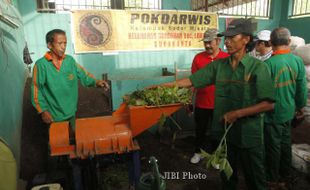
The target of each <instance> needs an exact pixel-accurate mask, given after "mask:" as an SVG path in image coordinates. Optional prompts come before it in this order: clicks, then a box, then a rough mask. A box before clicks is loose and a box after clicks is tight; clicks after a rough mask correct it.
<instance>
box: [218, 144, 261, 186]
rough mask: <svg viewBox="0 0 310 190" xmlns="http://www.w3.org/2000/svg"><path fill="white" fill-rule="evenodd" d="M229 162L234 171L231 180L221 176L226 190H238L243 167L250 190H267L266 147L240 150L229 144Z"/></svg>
mask: <svg viewBox="0 0 310 190" xmlns="http://www.w3.org/2000/svg"><path fill="white" fill-rule="evenodd" d="M227 145H228V147H227V148H228V149H227V153H228V154H227V155H228V161H229V163H230V165H231V167H232V169H233V175H232V176H231V178H230V179H229V180H227V179H226V176H225V174H224V173H222V174H221V177H222V181H223V189H224V190H236V189H238V188H237V184H238V168H240V167H239V165H240V166H241V168H242V170H243V174H244V178H245V182H246V185H247V187H248V189H250V190H266V189H267V188H266V180H265V167H264V163H265V157H264V145H263V143H262V144H261V145H259V146H256V147H252V148H239V147H237V146H234V145H231V144H227Z"/></svg>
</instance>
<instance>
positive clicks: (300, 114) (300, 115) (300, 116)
mask: <svg viewBox="0 0 310 190" xmlns="http://www.w3.org/2000/svg"><path fill="white" fill-rule="evenodd" d="M295 117H296V119H297V120H301V119H304V117H305V110H304V108H302V109H299V110H297V111H296V113H295Z"/></svg>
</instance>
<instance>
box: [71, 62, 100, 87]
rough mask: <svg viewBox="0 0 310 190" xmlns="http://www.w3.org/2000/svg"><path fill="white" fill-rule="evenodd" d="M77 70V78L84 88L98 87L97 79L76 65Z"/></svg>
mask: <svg viewBox="0 0 310 190" xmlns="http://www.w3.org/2000/svg"><path fill="white" fill-rule="evenodd" d="M75 66H76V69H77V76H78V79H80V81H81V84H82V85H83V86H96V79H95V77H94V76H93V75H92V74H90V73H89V72H87V71H86V70H85V69H84V68H83V67H82V66H81V65H79V64H78V63H75Z"/></svg>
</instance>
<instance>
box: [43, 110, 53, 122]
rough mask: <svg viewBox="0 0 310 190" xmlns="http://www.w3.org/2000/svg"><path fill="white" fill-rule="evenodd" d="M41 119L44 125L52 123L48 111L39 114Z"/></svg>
mask: <svg viewBox="0 0 310 190" xmlns="http://www.w3.org/2000/svg"><path fill="white" fill-rule="evenodd" d="M41 118H42V120H43V122H44V123H46V124H50V123H52V122H53V118H52V115H51V114H50V113H49V112H48V111H44V112H42V113H41Z"/></svg>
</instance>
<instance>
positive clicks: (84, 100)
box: [21, 79, 310, 190]
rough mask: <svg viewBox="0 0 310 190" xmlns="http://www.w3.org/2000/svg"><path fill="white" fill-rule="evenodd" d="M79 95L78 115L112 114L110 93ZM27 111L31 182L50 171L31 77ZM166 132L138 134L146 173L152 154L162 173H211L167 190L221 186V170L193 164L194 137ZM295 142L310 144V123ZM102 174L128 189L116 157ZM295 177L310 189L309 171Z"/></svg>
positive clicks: (300, 189) (24, 174)
mask: <svg viewBox="0 0 310 190" xmlns="http://www.w3.org/2000/svg"><path fill="white" fill-rule="evenodd" d="M79 94H80V96H79V105H78V113H77V116H78V117H93V116H98V115H108V114H110V110H111V101H110V96H109V94H108V93H107V92H103V91H102V90H101V89H95V88H79ZM23 111H24V118H23V129H22V152H21V178H22V179H25V180H27V181H28V182H31V181H32V180H33V178H34V177H35V176H36V175H37V174H40V173H44V172H45V171H46V167H47V154H48V151H47V138H48V133H47V127H46V126H45V125H44V124H43V123H42V122H41V118H40V116H39V115H38V114H37V113H36V111H35V110H34V108H33V107H32V105H31V102H30V79H29V80H28V81H27V85H26V88H25V93H24V110H23ZM192 127H193V126H192ZM164 132H165V133H164V134H165V135H163V136H161V137H159V135H158V134H152V133H150V132H148V131H146V132H144V133H142V134H141V135H139V136H138V137H137V140H138V142H139V144H140V147H141V151H140V153H141V166H142V172H144V173H145V172H149V171H151V166H150V164H149V163H148V160H149V157H150V156H155V157H156V158H157V160H158V165H159V170H160V172H161V173H162V174H164V173H165V172H179V175H182V174H183V173H182V172H186V173H188V172H190V173H191V174H192V175H195V174H199V173H200V174H204V175H206V176H207V179H205V180H203V179H202V180H195V179H178V180H172V179H170V180H168V179H166V180H165V182H166V184H167V189H169V190H207V189H210V190H217V189H221V179H220V177H219V172H218V171H217V170H213V169H212V170H206V169H205V166H204V165H203V163H201V164H198V165H194V164H190V163H189V159H190V157H191V156H192V154H193V152H192V151H193V141H194V138H193V137H191V136H187V137H185V138H177V139H175V141H174V142H173V140H172V139H173V132H172V131H169V130H168V131H164ZM180 136H181V135H180ZM293 143H308V144H310V124H309V123H306V122H304V123H302V124H300V125H299V126H298V127H297V128H295V129H293ZM101 174H102V176H103V181H104V183H105V187H106V188H105V189H107V187H109V188H108V189H110V190H114V189H115V190H122V189H128V186H129V185H128V177H127V166H126V164H125V163H124V161H119V160H118V159H116V160H115V161H113V163H112V162H111V164H110V165H109V166H106V167H104V168H101ZM182 176H183V175H182ZM182 176H181V177H182ZM292 176H293V178H292V181H291V182H292V188H291V189H292V190H309V189H310V182H309V177H308V178H307V176H306V175H305V174H303V173H300V172H297V171H296V170H293V171H292ZM239 182H240V183H239V189H241V190H243V189H246V187H245V184H244V178H243V176H242V174H240V176H239ZM102 189H103V188H102Z"/></svg>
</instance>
